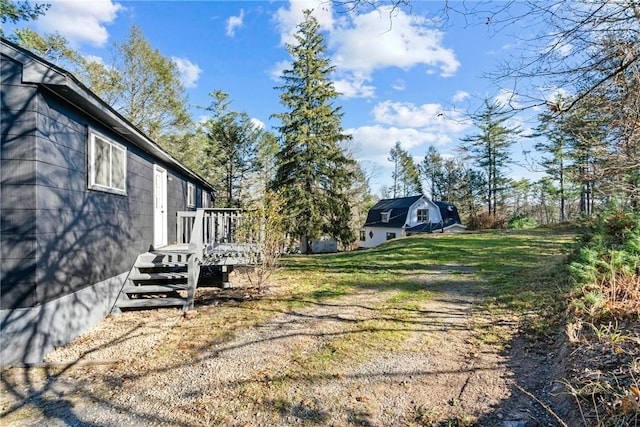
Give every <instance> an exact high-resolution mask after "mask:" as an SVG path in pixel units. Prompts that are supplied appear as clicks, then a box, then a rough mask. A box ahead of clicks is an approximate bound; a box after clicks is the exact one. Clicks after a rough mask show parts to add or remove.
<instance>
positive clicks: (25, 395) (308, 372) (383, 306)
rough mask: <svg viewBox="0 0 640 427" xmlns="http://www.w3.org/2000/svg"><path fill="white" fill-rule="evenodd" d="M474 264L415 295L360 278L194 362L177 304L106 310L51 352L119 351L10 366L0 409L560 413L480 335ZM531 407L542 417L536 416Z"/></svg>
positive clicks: (111, 413) (18, 420)
mask: <svg viewBox="0 0 640 427" xmlns="http://www.w3.org/2000/svg"><path fill="white" fill-rule="evenodd" d="M454 273H455V274H454ZM465 274H471V273H470V272H468V271H466V270H464V269H463V270H457V271H448V270H443V271H434V272H433V274H429V275H427V276H423V277H420V278H415V279H416V280H418V281H420V282H421V283H423V284H424V286H427V287H429V288H430V289H432V290H433V293H432V296H431V298H428V299H425V300H423V301H417V302H412V303H410V304H407V303H406V301H405V302H404V303H402V304H395V303H394V301H395V299H397V298H399V295H398V292H399V291H397V290H395V291H389V290H381V289H363V290H360V291H359V292H357V293H355V294H350V295H347V296H343V297H340V298H336V299H333V300H330V301H327V302H324V303H319V304H313V305H310V306H306V307H304V308H300V309H296V310H290V311H287V312H284V313H280V314H277V315H275V316H273V317H270V318H269V319H268V320H266V321H264V322H260V323H258V324H257V325H255V326H252V327H248V328H240V329H238V330H234V331H233V333H232V334H230V335H229V336H226V337H225V338H224V339H221V340H219V341H217V342H214V343H212V344H211V345H208V346H207V347H206V348H203V349H201V350H200V351H199V352H198V354H197V356H196V357H192V356H189V357H185V358H184V360H181V359H180V356H179V349H176V350H175V351H176V353H175V354H165V353H163V351H165V350H166V346H163V345H161V344H162V343H163V341H164V340H166V339H167V338H168V337H170V336H172V335H175V334H178V333H180V327H181V325H182V324H183V322H189V319H183V318H181V317H180V316H178V315H177V312H173V311H164V310H158V311H153V312H137V313H125V314H123V315H121V316H118V317H115V318H109V319H107V320H105V321H104V322H102V323H101V324H100V325H99V326H98V327H97V328H95V329H94V330H92V331H90V332H89V333H87V334H86V335H84V336H83V337H80V338H79V339H77V340H75V341H74V342H73V343H71V344H69V345H68V346H65V347H63V348H61V349H58V350H57V351H56V352H54V353H53V354H51V355H50V356H49V358H48V360H50V361H65V360H76V359H78V358H80V357H81V356H82V357H83V360H103V361H107V360H116V359H117V360H119V362H118V363H114V364H106V365H103V366H76V367H73V368H69V369H53V370H51V369H50V370H48V371H47V370H45V371H43V370H35V369H11V370H8V371H5V372H4V373H3V380H2V418H0V421H2V424H3V425H10V426H18V425H20V426H22V425H50V426H56V425H60V426H62V425H73V426H76V425H77V426H89V425H90V426H121V425H174V426H192V425H233V426H236V425H261V426H263V425H264V426H267V425H269V426H275V425H336V426H343V425H367V426H396V425H398V426H399V425H459V426H463V425H486V426H492V425H496V426H505V427H508V426H516V425H517V426H525V425H554V424H553V421H552V420H550V419H549V417H548V416H547V415H546V414H545V413H544V411H540V410H539V408H538V409H537V410H536V409H533V408H534V407H535V405H534V404H532V403H531V401H528V402H527V399H524V395H521V396H520V397H518V396H517V395H516V394H515V393H514V391H515V390H516V389H514V386H513V384H514V381H516V380H518V379H519V378H520V379H521V378H523V377H522V375H521V373H522V372H526V371H527V370H528V369H529V368H530V366H526V364H527V363H529V364H532V363H536V361H535V360H533V359H527V357H524V358H523V359H522V360H521V361H520V363H521V364H520V365H519V368H517V369H516V368H513V366H512V365H513V364H512V363H511V362H510V361H509V357H508V352H505V351H498V349H496V348H495V347H493V346H491V345H489V344H487V343H484V342H483V340H482V339H480V338H479V337H478V335H477V331H478V325H482V324H483V322H485V320H483V319H484V317H483V314H482V313H481V312H479V310H478V309H477V307H476V304H475V303H476V298H477V296H475V295H474V288H473V281H466V280H465ZM474 331H475V332H474ZM163 349H165V350H163ZM516 350H517V349H516ZM512 351H513V350H512ZM527 360H529V362H527ZM523 364H524V365H523ZM521 368H524V369H521ZM516 371H520V373H518V372H516ZM540 380H541V379H540V378H537V379H535V381H538V382H539V381H540ZM524 385H525V387H526V385H527V384H526V383H525V384H524ZM529 400H530V399H529ZM534 419H535V420H536V421H535V422H537V423H539V424H531V423H532V422H533V421H532V420H534ZM526 423H530V424H526Z"/></svg>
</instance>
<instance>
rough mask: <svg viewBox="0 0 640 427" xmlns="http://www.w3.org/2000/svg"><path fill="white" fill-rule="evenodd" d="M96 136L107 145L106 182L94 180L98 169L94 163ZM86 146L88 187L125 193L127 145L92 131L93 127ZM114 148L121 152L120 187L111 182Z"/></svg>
mask: <svg viewBox="0 0 640 427" xmlns="http://www.w3.org/2000/svg"><path fill="white" fill-rule="evenodd" d="M96 138H97V139H100V140H101V141H103V142H105V143H106V144H108V146H109V171H108V181H109V182H108V183H106V184H103V183H98V182H96V178H97V177H96V174H97V171H98V167H97V165H96ZM88 148H89V149H88V151H89V156H88V163H89V165H88V171H89V177H88V179H89V180H88V185H89V188H90V189H91V190H97V191H104V192H107V193H115V194H121V195H126V194H127V147H125V146H124V145H122V144H118V143H117V142H115V141H113V140H112V139H111V138H108V137H106V136H104V135H103V134H101V133H98V132H96V131H94V130H93V129H90V130H89V141H88ZM115 150H118V151H119V152H121V154H122V156H121V158H122V165H121V168H122V171H123V177H122V188H120V187H119V186H117V184H114V182H113V173H114V163H113V160H114V156H113V153H115V152H116V151H115Z"/></svg>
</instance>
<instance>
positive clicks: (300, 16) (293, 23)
mask: <svg viewBox="0 0 640 427" xmlns="http://www.w3.org/2000/svg"><path fill="white" fill-rule="evenodd" d="M307 9H308V10H312V11H313V12H312V15H313V16H314V17H315V18H316V19H317V20H318V24H319V25H320V28H321V29H323V30H331V29H332V28H333V24H334V21H333V9H332V7H331V2H329V1H327V0H290V2H289V8H284V7H281V8H279V9H278V11H277V12H276V15H275V17H274V18H275V21H276V24H277V27H278V31H279V33H280V42H281V43H282V44H283V45H284V44H293V43H295V38H294V37H293V35H294V34H295V33H296V31H297V30H298V28H297V27H298V25H299V24H300V23H301V22H302V21H303V20H304V11H305V10H307Z"/></svg>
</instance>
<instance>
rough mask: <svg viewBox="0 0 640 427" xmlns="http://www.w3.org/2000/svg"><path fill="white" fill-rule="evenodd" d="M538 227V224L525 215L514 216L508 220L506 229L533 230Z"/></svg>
mask: <svg viewBox="0 0 640 427" xmlns="http://www.w3.org/2000/svg"><path fill="white" fill-rule="evenodd" d="M537 226H538V222H537V221H536V220H535V219H533V218H532V217H530V216H528V215H525V214H515V215H513V216H512V217H511V218H509V222H508V223H507V227H509V228H516V229H521V228H534V227H537Z"/></svg>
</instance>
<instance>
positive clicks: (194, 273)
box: [184, 254, 200, 311]
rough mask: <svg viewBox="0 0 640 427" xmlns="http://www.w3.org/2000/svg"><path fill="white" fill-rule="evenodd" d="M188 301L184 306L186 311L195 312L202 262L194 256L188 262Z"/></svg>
mask: <svg viewBox="0 0 640 427" xmlns="http://www.w3.org/2000/svg"><path fill="white" fill-rule="evenodd" d="M187 266H188V268H187V273H188V276H187V285H189V286H188V288H187V301H186V302H185V304H184V310H185V311H187V310H193V306H194V300H195V295H196V287H197V286H198V279H199V278H200V262H199V261H198V259H197V257H196V256H195V255H194V254H191V255H190V256H189V259H188V260H187Z"/></svg>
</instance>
